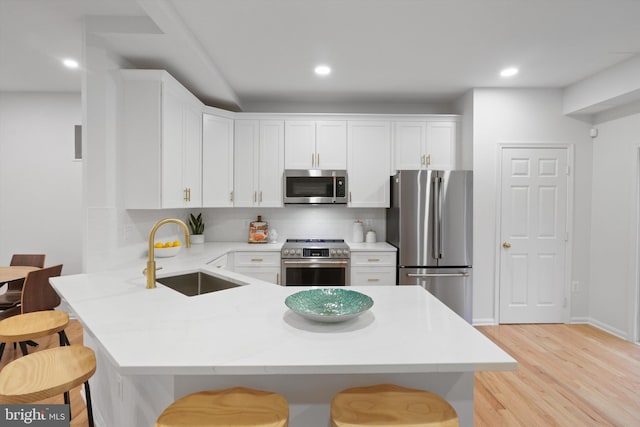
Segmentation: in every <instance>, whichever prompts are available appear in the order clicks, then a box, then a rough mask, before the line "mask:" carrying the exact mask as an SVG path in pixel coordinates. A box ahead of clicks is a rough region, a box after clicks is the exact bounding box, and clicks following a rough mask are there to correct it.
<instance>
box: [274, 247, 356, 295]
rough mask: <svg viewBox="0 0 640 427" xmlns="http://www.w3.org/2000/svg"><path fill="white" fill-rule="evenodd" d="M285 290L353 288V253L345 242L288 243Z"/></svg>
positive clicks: (284, 256) (284, 257)
mask: <svg viewBox="0 0 640 427" xmlns="http://www.w3.org/2000/svg"><path fill="white" fill-rule="evenodd" d="M280 257H281V259H282V285H283V286H349V276H350V274H351V273H350V268H349V264H350V258H351V251H350V250H349V245H347V244H346V243H345V242H344V240H342V239H287V241H286V242H285V244H284V245H282V251H281V252H280Z"/></svg>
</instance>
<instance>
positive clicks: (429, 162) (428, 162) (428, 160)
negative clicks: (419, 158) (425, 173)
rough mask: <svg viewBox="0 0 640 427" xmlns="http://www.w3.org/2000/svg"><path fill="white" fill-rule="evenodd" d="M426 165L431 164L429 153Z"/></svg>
mask: <svg viewBox="0 0 640 427" xmlns="http://www.w3.org/2000/svg"><path fill="white" fill-rule="evenodd" d="M427 166H431V154H429V155H427Z"/></svg>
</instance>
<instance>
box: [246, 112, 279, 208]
mask: <svg viewBox="0 0 640 427" xmlns="http://www.w3.org/2000/svg"><path fill="white" fill-rule="evenodd" d="M234 139H235V142H234V206H237V207H258V206H261V207H282V173H283V172H284V121H283V120H236V121H235V135H234Z"/></svg>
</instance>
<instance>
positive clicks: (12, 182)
mask: <svg viewBox="0 0 640 427" xmlns="http://www.w3.org/2000/svg"><path fill="white" fill-rule="evenodd" d="M81 122H82V121H81V108H80V94H79V93H36V92H28V93H27V92H24V93H23V92H3V93H1V94H0V200H1V201H2V202H1V203H2V206H1V208H0V264H4V265H7V264H8V263H9V260H10V259H11V255H12V254H14V253H44V254H46V255H47V259H46V264H47V265H54V264H63V265H64V266H63V271H62V273H63V274H73V273H79V272H80V271H81V260H82V250H81V249H82V248H81V242H82V240H81V236H82V230H83V223H84V221H83V216H82V211H81V197H82V162H81V161H76V160H74V141H75V132H74V126H75V125H79V124H81Z"/></svg>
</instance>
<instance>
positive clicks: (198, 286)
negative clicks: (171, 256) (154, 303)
mask: <svg viewBox="0 0 640 427" xmlns="http://www.w3.org/2000/svg"><path fill="white" fill-rule="evenodd" d="M156 281H157V282H158V283H161V284H163V285H164V286H166V287H168V288H171V289H173V290H174V291H178V292H180V293H181V294H183V295H186V296H188V297H193V296H196V295H202V294H208V293H209V292H216V291H222V290H224V289H231V288H237V287H238V286H242V285H238V284H237V283H233V282H229V281H228V280H224V279H221V278H220V277H214V276H210V275H209V274H206V273H202V272H200V271H199V272H197V273H187V274H180V275H178V276H169V277H159V278H156Z"/></svg>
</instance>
